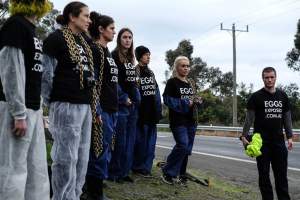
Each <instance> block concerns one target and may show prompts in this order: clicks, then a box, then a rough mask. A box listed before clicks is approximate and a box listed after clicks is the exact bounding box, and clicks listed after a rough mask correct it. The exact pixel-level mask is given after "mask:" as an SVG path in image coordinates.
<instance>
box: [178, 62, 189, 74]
mask: <svg viewBox="0 0 300 200" xmlns="http://www.w3.org/2000/svg"><path fill="white" fill-rule="evenodd" d="M190 69H191V68H190V62H189V61H188V60H180V61H179V63H178V66H177V73H178V76H181V77H187V76H188V74H189V73H190Z"/></svg>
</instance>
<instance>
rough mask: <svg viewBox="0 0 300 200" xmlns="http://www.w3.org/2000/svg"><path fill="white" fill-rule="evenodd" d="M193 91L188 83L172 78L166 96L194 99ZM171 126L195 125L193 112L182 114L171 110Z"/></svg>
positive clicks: (167, 86)
mask: <svg viewBox="0 0 300 200" xmlns="http://www.w3.org/2000/svg"><path fill="white" fill-rule="evenodd" d="M193 94H194V93H193V89H192V87H191V85H190V84H189V83H187V82H184V81H181V80H180V79H178V78H176V77H175V78H170V79H169V80H168V82H167V84H166V87H165V91H164V94H163V95H164V96H165V95H166V96H169V97H172V98H176V99H177V100H178V99H192V97H193ZM169 120H170V126H171V127H172V126H180V125H193V124H195V120H194V119H193V110H192V108H190V109H189V111H188V112H187V113H181V112H178V111H176V110H173V109H171V108H169Z"/></svg>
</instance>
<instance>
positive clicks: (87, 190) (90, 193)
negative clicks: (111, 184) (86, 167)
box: [80, 176, 107, 200]
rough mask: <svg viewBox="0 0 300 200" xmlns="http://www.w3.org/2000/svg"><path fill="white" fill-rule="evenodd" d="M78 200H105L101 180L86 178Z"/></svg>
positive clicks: (91, 177)
mask: <svg viewBox="0 0 300 200" xmlns="http://www.w3.org/2000/svg"><path fill="white" fill-rule="evenodd" d="M80 200H107V198H106V197H105V196H104V195H103V180H102V179H98V178H96V177H93V176H87V177H86V181H85V184H84V187H83V193H82V194H81V196H80Z"/></svg>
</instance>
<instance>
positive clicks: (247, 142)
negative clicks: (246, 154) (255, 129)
mask: <svg viewBox="0 0 300 200" xmlns="http://www.w3.org/2000/svg"><path fill="white" fill-rule="evenodd" d="M241 140H242V143H243V146H244V147H246V146H247V145H248V144H250V142H249V141H248V140H247V139H246V137H244V136H242V137H241Z"/></svg>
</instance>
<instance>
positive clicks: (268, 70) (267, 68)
mask: <svg viewBox="0 0 300 200" xmlns="http://www.w3.org/2000/svg"><path fill="white" fill-rule="evenodd" d="M268 72H274V74H275V76H276V70H275V69H274V67H265V68H264V69H263V71H262V73H261V76H262V78H264V73H268Z"/></svg>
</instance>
